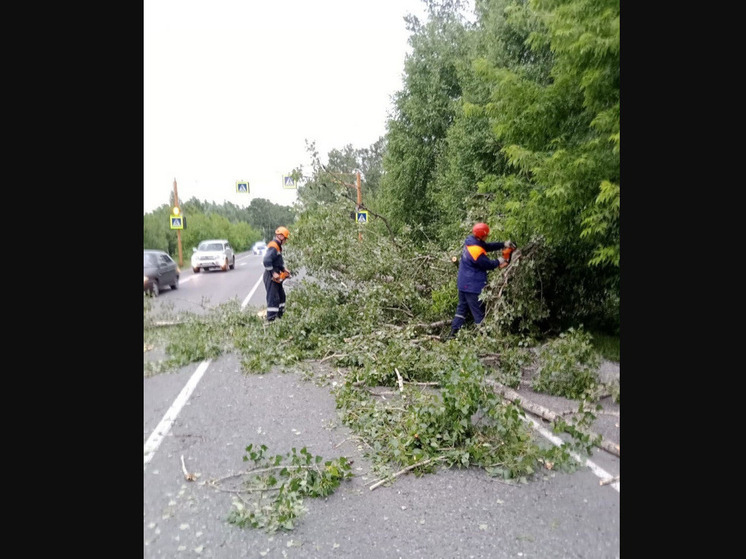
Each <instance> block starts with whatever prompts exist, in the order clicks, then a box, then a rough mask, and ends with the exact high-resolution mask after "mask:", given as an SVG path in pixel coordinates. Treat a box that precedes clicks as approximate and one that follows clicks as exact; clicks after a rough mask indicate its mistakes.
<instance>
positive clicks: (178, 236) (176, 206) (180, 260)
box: [174, 177, 184, 267]
mask: <svg viewBox="0 0 746 559" xmlns="http://www.w3.org/2000/svg"><path fill="white" fill-rule="evenodd" d="M174 207H175V208H179V210H181V207H180V206H179V193H178V192H177V190H176V177H174ZM179 215H181V216H182V217H181V219H182V223H183V219H184V214H182V213H181V212H179ZM176 236H177V238H178V239H179V267H182V266H184V259H183V258H182V256H181V229H177V230H176Z"/></svg>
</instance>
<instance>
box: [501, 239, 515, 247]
mask: <svg viewBox="0 0 746 559" xmlns="http://www.w3.org/2000/svg"><path fill="white" fill-rule="evenodd" d="M503 245H505V248H512V249H515V248H518V247H516V246H515V243H514V242H513V241H511V240H507V241H505V242H504V243H503Z"/></svg>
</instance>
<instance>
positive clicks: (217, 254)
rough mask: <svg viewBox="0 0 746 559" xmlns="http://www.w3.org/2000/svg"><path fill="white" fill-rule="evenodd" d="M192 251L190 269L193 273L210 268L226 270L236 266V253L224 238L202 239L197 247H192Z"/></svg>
mask: <svg viewBox="0 0 746 559" xmlns="http://www.w3.org/2000/svg"><path fill="white" fill-rule="evenodd" d="M192 253H193V254H192V271H193V272H194V273H195V274H198V273H199V272H200V270H209V269H211V268H220V269H221V270H223V271H224V272H226V271H228V269H231V270H232V269H233V268H235V267H236V255H235V254H233V247H232V246H231V244H230V243H229V242H228V241H227V240H226V239H212V240H209V241H202V242H201V243H200V244H199V245H198V246H197V248H193V249H192Z"/></svg>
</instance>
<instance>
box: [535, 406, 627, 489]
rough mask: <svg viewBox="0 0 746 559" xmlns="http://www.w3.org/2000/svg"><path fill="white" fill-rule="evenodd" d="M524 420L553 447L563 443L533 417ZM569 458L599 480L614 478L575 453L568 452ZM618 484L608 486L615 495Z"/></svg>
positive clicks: (616, 482) (618, 487)
mask: <svg viewBox="0 0 746 559" xmlns="http://www.w3.org/2000/svg"><path fill="white" fill-rule="evenodd" d="M526 418H527V419H528V420H529V421H531V422H532V423H533V424H534V427H535V428H536V430H537V431H539V433H541V434H542V435H544V436H545V437H546V438H547V439H549V440H550V441H551V442H553V443H554V444H555V445H557V446H562V444H563V443H564V441H563V440H562V439H560V438H559V437H557V436H555V435H554V434H552V433H550V432H549V431H547V430H546V429H544V427H542V426H541V423H539V422H538V421H537V420H536V419H534V418H533V417H529V416H528V415H527V416H526ZM570 456H572V457H573V458H575V460H577V461H578V462H580V463H581V464H583V463H585V465H586V466H588V467H589V468H590V469H591V471H592V472H593V473H594V474H596V475H597V476H598V477H599V478H601V479H609V478H611V477H614V476H612V475H611V474H610V473H609V472H607V471H606V470H604V469H603V468H601V467H600V466H598V465H597V464H595V463H594V462H591V461H590V460H587V459H586V460H584V459H583V458H582V457H581V456H580V455H579V454H577V453H575V452H570ZM620 484H621V482H619V481H615V482H614V483H611V484H610V485H611V486H612V487H613V488H614V489H616V490H617V493H621V490H620Z"/></svg>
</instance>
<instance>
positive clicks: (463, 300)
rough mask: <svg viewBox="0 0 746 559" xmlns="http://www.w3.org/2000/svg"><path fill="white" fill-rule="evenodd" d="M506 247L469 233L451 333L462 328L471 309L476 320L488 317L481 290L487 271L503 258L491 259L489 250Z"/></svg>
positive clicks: (479, 320) (503, 244) (458, 279)
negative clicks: (481, 297) (480, 298)
mask: <svg viewBox="0 0 746 559" xmlns="http://www.w3.org/2000/svg"><path fill="white" fill-rule="evenodd" d="M503 248H505V243H504V242H502V241H498V242H495V243H488V242H485V241H482V240H480V239H478V238H477V237H475V236H474V235H473V234H472V235H469V236H468V237H466V240H465V241H464V249H463V251H462V253H461V263H460V264H459V267H458V278H457V280H456V281H457V285H458V306H457V307H456V315H455V316H454V317H453V322H451V335H453V334H455V333H456V332H458V331H459V330H460V329H461V327H462V326H463V325H464V322H466V319H467V317H468V316H469V313H471V316H472V318H473V319H474V324H479V323H480V322H482V320H484V302H483V301H480V300H479V294H480V293H482V290H483V289H484V286H485V285H487V272H488V271H489V270H494V269H495V268H497V267H499V266H500V260H491V259H490V258H489V257H488V256H487V253H488V252H493V251H495V250H500V249H503Z"/></svg>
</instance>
